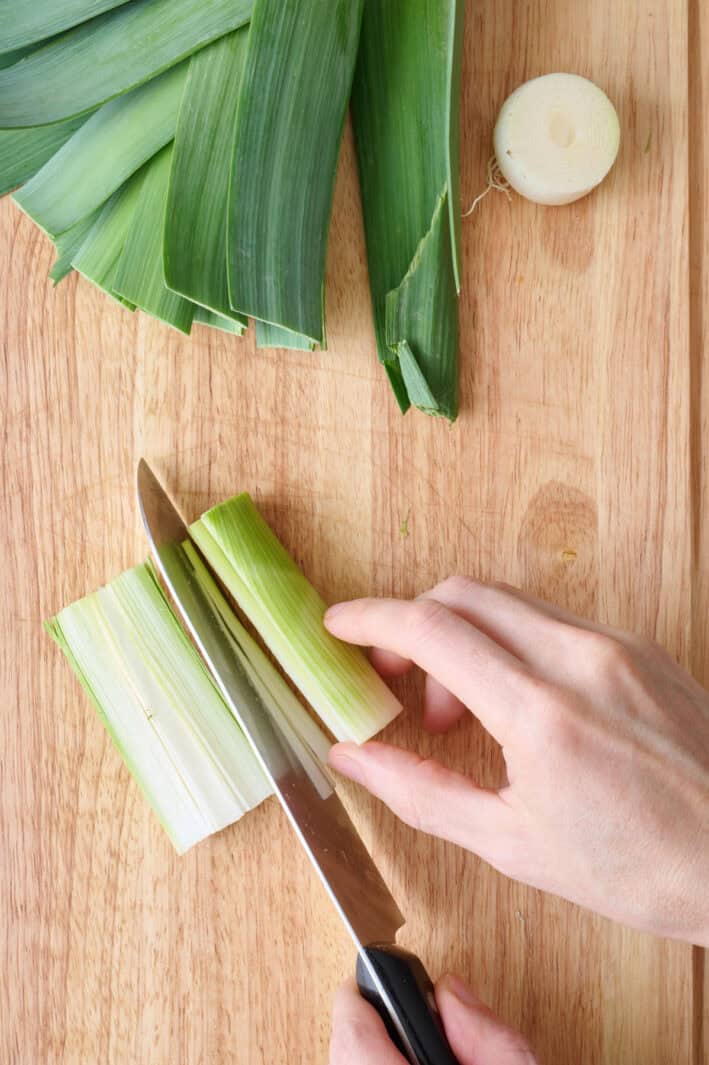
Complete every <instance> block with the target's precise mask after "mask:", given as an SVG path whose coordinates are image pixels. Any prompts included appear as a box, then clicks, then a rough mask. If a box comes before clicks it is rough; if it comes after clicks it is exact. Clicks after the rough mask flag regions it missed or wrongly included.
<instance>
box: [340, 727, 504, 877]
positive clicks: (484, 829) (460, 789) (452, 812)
mask: <svg viewBox="0 0 709 1065" xmlns="http://www.w3.org/2000/svg"><path fill="white" fill-rule="evenodd" d="M329 762H330V765H331V766H332V768H333V769H336V770H338V772H340V773H342V774H343V776H346V777H349V778H350V780H355V781H357V783H358V784H362V785H364V787H365V788H367V790H368V791H371V792H372V794H373V795H376V796H377V797H378V798H379V799H382V800H383V801H384V802H385V803H386V804H387V806H388V807H389V808H390V809H391V810H393V811H394V813H395V814H396V815H397V816H398V817H400V818H401V820H402V821H405V822H406V824H407V825H411V826H412V828H417V829H420V830H421V831H422V832H428V833H429V834H430V835H432V836H440V837H441V838H442V839H447V840H450V841H451V842H452V843H458V844H460V846H461V847H467V848H468V849H469V850H472V851H475V853H476V854H479V855H481V856H482V857H483V858H486V859H487V860H488V861H494V857H495V852H496V851H497V852H499V851H500V848H501V846H502V845H503V841H504V838H505V835H506V834H508V833H510V832H511V831H512V828H513V815H512V811H511V809H510V807H509V806H508V805H507V803H505V802H504V801H503V800H502V799H501V798H500V796H499V794H498V793H497V792H496V791H489V790H487V789H485V788H478V787H476V785H475V784H473V782H472V781H471V780H468V778H467V777H466V776H463V774H462V773H455V772H453V771H452V770H450V769H446V767H445V766H443V765H441V764H440V762H436V761H435V760H434V759H432V758H420V757H419V756H418V755H417V754H413V753H412V752H411V751H402V750H400V749H399V748H398V747H391V746H389V744H387V743H366V744H364V745H363V746H362V747H358V746H357V745H356V744H354V743H336V744H335V746H334V747H332V749H331V750H330V755H329Z"/></svg>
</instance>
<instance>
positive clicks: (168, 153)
mask: <svg viewBox="0 0 709 1065" xmlns="http://www.w3.org/2000/svg"><path fill="white" fill-rule="evenodd" d="M171 162H172V144H168V145H166V147H165V148H163V149H162V151H161V152H159V153H158V154H157V155H156V156H154V157H153V158H152V159H151V160H150V162H149V163H146V165H145V177H144V178H143V183H142V185H141V188H140V193H139V197H138V206H137V207H136V209H135V213H134V214H133V217H132V219H131V223H130V229H129V232H128V236H127V238H126V242H125V245H124V248H123V251H122V252H121V257H120V260H119V263H118V267H117V269H116V274H115V277H114V279H113V291H114V293H115V294H116V295H118V296H123V298H124V299H127V300H129V301H130V302H131V303H134V304H135V305H136V307H139V308H140V309H141V310H142V311H147V312H148V313H149V314H152V315H153V316H154V317H155V318H158V319H159V320H160V321H161V322H165V323H166V324H167V325H171V326H173V327H174V328H175V329H179V330H180V331H181V332H183V333H189V331H190V329H191V328H192V318H193V315H194V304H193V303H190V301H189V300H186V299H184V298H183V297H182V296H178V295H177V293H175V292H171V291H170V289H169V288H168V287H167V285H166V284H165V278H164V276H163V267H162V238H163V226H164V220H165V204H166V202H167V186H168V182H169V180H170V164H171Z"/></svg>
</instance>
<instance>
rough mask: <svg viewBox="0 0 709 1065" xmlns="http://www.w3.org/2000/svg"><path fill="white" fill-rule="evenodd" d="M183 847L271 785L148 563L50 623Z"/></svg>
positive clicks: (228, 820)
mask: <svg viewBox="0 0 709 1065" xmlns="http://www.w3.org/2000/svg"><path fill="white" fill-rule="evenodd" d="M48 629H49V632H50V634H51V635H52V636H53V637H54V639H55V640H56V641H57V643H58V644H59V646H60V647H61V649H62V651H63V652H64V654H65V655H66V657H67V658H68V660H69V662H70V664H71V666H72V668H73V669H74V671H75V672H76V674H77V676H78V678H79V680H80V681H81V683H82V685H83V686H84V688H85V689H86V691H87V692H88V694H89V696H90V697H91V699H92V701H93V703H94V706H95V707H96V710H97V711H98V714H99V716H100V717H101V719H102V720H103V723H104V725H105V726H106V729H107V730H108V732H109V734H110V736H111V738H112V739H113V741H114V743H115V744H116V747H117V748H118V750H119V752H120V754H121V755H122V757H123V760H124V761H125V763H126V765H127V766H128V769H129V770H130V771H131V773H132V774H133V776H134V777H135V779H136V781H137V782H138V784H139V786H140V787H141V789H142V790H143V792H144V794H145V797H146V798H147V800H148V802H149V803H150V804H151V806H152V807H153V809H154V811H155V813H156V814H157V816H158V818H159V820H160V821H161V823H162V825H163V827H164V828H165V830H166V832H167V834H168V835H169V837H170V839H171V840H172V843H173V844H174V846H175V848H176V849H177V851H178V852H179V853H183V852H184V851H186V850H187V849H188V848H189V847H192V846H193V845H194V844H195V843H198V842H199V841H200V840H201V839H204V838H205V836H208V835H209V834H210V833H212V832H217V831H218V830H219V829H221V828H224V827H225V826H226V825H228V824H231V823H232V822H233V821H236V820H237V819H238V818H239V817H241V816H242V814H244V813H246V812H247V811H248V810H250V809H252V808H253V807H254V806H256V805H257V804H258V803H259V802H261V801H262V800H263V799H265V798H266V796H267V795H268V793H269V790H270V789H269V786H268V782H267V780H266V778H265V776H264V775H263V773H262V771H261V769H260V768H259V766H258V765H257V763H256V761H255V758H254V756H253V755H252V753H251V749H250V747H249V746H248V744H247V741H246V739H245V737H244V736H243V734H242V732H241V731H240V729H239V728H238V726H237V725H236V722H235V721H234V718H233V716H232V715H231V713H230V711H229V709H228V708H227V706H226V705H225V703H224V701H223V699H222V697H221V695H220V694H219V692H218V691H217V689H216V687H215V685H214V683H213V681H212V679H211V677H210V676H209V674H208V672H207V670H206V668H205V666H204V665H203V663H202V660H201V659H200V657H199V655H198V654H197V652H196V651H195V649H194V648H193V646H192V644H191V643H190V641H189V639H188V638H187V636H186V635H185V633H184V631H183V629H182V627H181V626H180V624H179V622H178V621H177V619H176V617H175V616H174V614H173V613H172V610H171V609H170V606H169V604H168V602H167V599H166V597H165V595H164V593H163V591H162V589H161V587H160V585H159V584H158V582H157V580H156V578H155V576H154V573H153V572H152V570H151V569H150V567H149V566H147V565H142V566H138V567H136V568H135V569H132V570H129V571H128V572H127V573H124V574H122V575H121V576H120V577H118V578H117V579H116V580H115V581H113V582H112V583H111V584H109V585H107V586H106V587H105V588H102V589H101V590H100V591H98V592H96V593H94V594H93V595H89V596H87V597H86V598H85V599H81V600H79V602H77V603H73V604H72V605H71V606H69V607H66V608H65V609H64V610H62V611H61V612H60V613H59V614H58V615H57V616H56V617H55V618H54V619H52V621H50V622H49V623H48Z"/></svg>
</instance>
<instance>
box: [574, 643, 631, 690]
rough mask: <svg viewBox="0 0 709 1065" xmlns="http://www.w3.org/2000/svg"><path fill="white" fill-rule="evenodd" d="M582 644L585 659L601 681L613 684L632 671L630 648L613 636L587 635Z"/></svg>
mask: <svg viewBox="0 0 709 1065" xmlns="http://www.w3.org/2000/svg"><path fill="white" fill-rule="evenodd" d="M584 643H585V654H586V659H587V661H588V662H589V664H590V665H591V666H592V667H593V669H594V670H595V671H596V672H597V674H598V676H599V678H600V679H601V680H605V681H611V682H615V681H616V680H618V679H620V678H622V677H623V676H626V675H627V674H628V672H630V670H631V669H632V652H631V650H630V648H629V647H628V646H627V645H626V644H625V643H622V642H621V641H620V640H617V639H616V638H615V637H614V636H607V635H605V633H597V632H593V633H588V639H587V640H585V641H584Z"/></svg>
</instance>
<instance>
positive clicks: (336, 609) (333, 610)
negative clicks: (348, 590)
mask: <svg viewBox="0 0 709 1065" xmlns="http://www.w3.org/2000/svg"><path fill="white" fill-rule="evenodd" d="M344 605H345V604H344V603H334V604H333V606H331V607H328V609H327V610H326V611H325V621H332V619H333V618H336V617H337V615H338V614H339V613H340V611H341V610H342V608H343V606H344Z"/></svg>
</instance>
